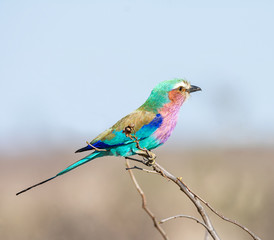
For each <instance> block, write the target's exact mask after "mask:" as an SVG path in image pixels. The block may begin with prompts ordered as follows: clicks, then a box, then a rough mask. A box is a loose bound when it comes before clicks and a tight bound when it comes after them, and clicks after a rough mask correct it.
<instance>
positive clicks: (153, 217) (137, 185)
mask: <svg viewBox="0 0 274 240" xmlns="http://www.w3.org/2000/svg"><path fill="white" fill-rule="evenodd" d="M126 166H127V170H128V172H129V174H130V177H131V179H132V181H133V183H134V185H135V187H136V189H137V191H138V192H139V194H140V195H141V197H142V207H143V209H144V210H145V211H146V213H147V214H148V215H149V216H150V218H151V219H152V221H153V223H154V227H155V228H156V229H157V230H158V231H159V232H160V234H161V235H162V237H163V238H164V239H165V240H168V236H167V234H166V233H165V231H164V230H163V229H162V227H161V226H160V225H159V224H158V221H157V219H156V217H155V216H154V214H153V213H152V212H151V210H150V209H149V208H148V207H147V201H146V196H145V194H144V192H143V190H142V189H141V187H140V186H139V184H138V182H137V180H136V178H135V176H134V174H133V172H132V170H131V167H130V165H129V161H128V158H126Z"/></svg>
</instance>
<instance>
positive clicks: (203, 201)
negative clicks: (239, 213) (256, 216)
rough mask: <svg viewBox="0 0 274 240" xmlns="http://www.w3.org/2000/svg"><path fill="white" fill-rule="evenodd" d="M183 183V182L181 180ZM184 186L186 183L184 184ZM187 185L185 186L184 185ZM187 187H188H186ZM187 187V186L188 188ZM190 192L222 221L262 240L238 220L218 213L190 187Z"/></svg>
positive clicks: (255, 238)
mask: <svg viewBox="0 0 274 240" xmlns="http://www.w3.org/2000/svg"><path fill="white" fill-rule="evenodd" d="M180 181H181V182H182V183H183V181H182V180H180ZM183 184H184V183H183ZM184 185H185V184H184ZM185 186H186V185H185ZM186 187H187V186H186ZM187 189H188V191H189V192H191V193H192V194H193V195H194V196H195V197H196V198H198V199H199V200H200V201H201V202H202V203H204V204H205V205H206V206H207V207H208V208H209V209H210V210H211V211H212V212H213V213H215V214H216V215H217V216H218V217H220V218H221V219H223V220H224V221H227V222H230V223H232V224H234V225H236V226H238V227H240V228H241V229H243V230H244V231H246V232H247V233H248V234H249V235H250V236H251V237H252V238H253V239H254V240H261V239H260V238H259V237H258V236H256V235H255V234H254V233H253V232H251V231H250V230H249V229H248V228H247V227H245V226H243V225H241V224H240V223H238V222H237V221H236V220H232V219H230V218H227V217H225V216H224V215H222V214H221V213H219V212H217V211H216V210H215V209H214V208H213V207H212V206H211V205H210V204H209V203H208V202H206V201H205V200H204V199H202V198H201V197H200V196H198V195H197V194H196V193H194V192H192V191H191V190H190V189H189V187H187Z"/></svg>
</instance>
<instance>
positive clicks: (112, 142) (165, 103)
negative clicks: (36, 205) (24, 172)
mask: <svg viewBox="0 0 274 240" xmlns="http://www.w3.org/2000/svg"><path fill="white" fill-rule="evenodd" d="M200 90H201V88H199V87H197V86H193V85H190V83H189V82H187V81H185V80H183V79H173V80H167V81H164V82H161V83H159V84H158V85H157V86H156V87H155V88H154V89H153V90H152V92H151V94H150V96H149V97H148V99H147V100H146V102H145V103H144V104H143V105H142V106H141V107H139V108H138V109H136V110H135V111H133V112H132V113H130V114H129V115H127V116H125V117H124V118H122V119H121V120H119V121H118V122H117V123H115V124H114V125H113V126H112V127H111V128H109V129H107V130H106V131H104V132H102V133H101V134H100V135H98V136H97V137H96V138H94V139H93V140H92V141H91V142H90V144H89V145H87V146H86V147H83V148H81V149H79V150H77V151H76V152H84V151H90V150H93V152H92V153H91V154H89V155H88V156H86V157H84V158H83V159H81V160H79V161H77V162H75V163H73V164H72V165H70V166H68V167H67V168H65V169H64V170H62V171H61V172H59V173H58V174H56V175H55V176H54V177H51V178H49V179H47V180H45V181H42V182H40V183H38V184H35V185H33V186H31V187H29V188H27V189H24V190H22V191H20V192H18V193H17V194H16V195H18V194H21V193H23V192H25V191H28V190H30V189H31V188H33V187H36V186H38V185H41V184H43V183H45V182H48V181H50V180H52V179H54V178H56V177H58V176H61V175H63V174H65V173H67V172H69V171H71V170H72V169H74V168H76V167H79V166H80V165H82V164H84V163H87V162H89V161H91V160H93V159H95V158H99V157H104V156H122V157H128V156H132V155H135V154H138V152H139V149H138V148H137V146H136V142H135V141H134V139H132V138H130V137H129V136H128V135H126V134H125V133H124V129H125V128H126V127H127V126H134V132H135V136H136V138H137V139H138V140H139V145H140V147H141V148H144V149H147V150H151V149H154V148H157V147H159V146H160V145H162V144H163V143H165V142H166V140H167V139H168V138H169V136H170V135H171V133H172V131H173V130H174V128H175V125H176V123H177V118H178V113H179V110H180V107H181V106H182V104H183V103H184V101H185V100H186V99H187V98H188V97H189V95H190V93H192V92H196V91H200ZM101 149H104V151H100V150H101Z"/></svg>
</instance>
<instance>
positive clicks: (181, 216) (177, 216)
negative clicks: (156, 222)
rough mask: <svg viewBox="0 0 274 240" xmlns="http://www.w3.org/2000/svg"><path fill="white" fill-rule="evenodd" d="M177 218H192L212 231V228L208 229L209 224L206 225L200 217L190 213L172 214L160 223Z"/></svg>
mask: <svg viewBox="0 0 274 240" xmlns="http://www.w3.org/2000/svg"><path fill="white" fill-rule="evenodd" d="M176 218H189V219H192V220H194V221H196V222H197V223H199V224H201V225H202V226H204V227H205V228H206V229H207V230H208V231H210V229H208V226H207V225H205V224H204V223H203V222H201V221H200V220H199V219H197V218H195V217H192V216H189V215H184V214H180V215H176V216H172V217H169V218H165V219H163V220H161V221H160V223H165V222H166V221H169V220H172V219H176Z"/></svg>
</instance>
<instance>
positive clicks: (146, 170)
mask: <svg viewBox="0 0 274 240" xmlns="http://www.w3.org/2000/svg"><path fill="white" fill-rule="evenodd" d="M130 169H138V170H141V171H144V172H147V173H154V174H158V175H160V173H158V172H156V171H153V170H148V169H145V168H141V167H137V166H134V167H131V168H126V170H130Z"/></svg>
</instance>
